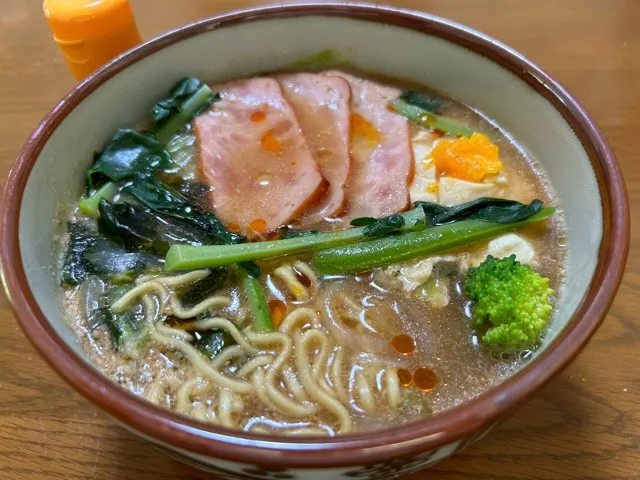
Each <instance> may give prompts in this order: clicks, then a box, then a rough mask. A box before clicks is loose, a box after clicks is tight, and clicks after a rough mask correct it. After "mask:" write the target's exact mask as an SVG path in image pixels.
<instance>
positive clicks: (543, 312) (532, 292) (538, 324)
mask: <svg viewBox="0 0 640 480" xmlns="http://www.w3.org/2000/svg"><path fill="white" fill-rule="evenodd" d="M465 293H466V294H467V296H468V297H469V298H470V299H471V300H472V301H473V321H474V323H475V325H477V326H482V325H485V324H489V328H488V330H487V331H486V333H485V334H484V336H483V337H482V341H483V342H484V343H485V344H487V345H491V346H494V347H497V348H500V349H503V350H505V351H513V350H523V349H528V348H533V347H535V346H536V344H537V343H538V341H539V340H540V337H541V335H542V332H543V330H544V328H545V327H546V325H547V323H548V321H549V313H550V312H551V309H552V307H551V305H550V303H549V295H551V294H552V293H553V290H552V289H550V288H549V279H548V278H544V277H542V276H540V275H539V274H538V273H537V272H535V271H534V270H532V269H531V268H530V267H528V266H527V265H522V264H521V263H520V262H518V261H517V260H516V256H515V255H511V256H510V257H505V258H494V257H492V256H491V255H489V256H488V257H487V259H486V260H485V261H484V262H482V263H481V264H480V265H479V266H478V267H476V268H470V269H469V271H468V273H467V279H466V286H465Z"/></svg>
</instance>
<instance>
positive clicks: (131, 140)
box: [87, 129, 171, 189]
mask: <svg viewBox="0 0 640 480" xmlns="http://www.w3.org/2000/svg"><path fill="white" fill-rule="evenodd" d="M170 163H171V156H170V155H169V154H168V153H167V151H166V150H165V149H164V148H163V147H162V145H160V144H159V143H158V141H157V140H156V139H155V138H153V137H151V136H149V135H144V134H142V133H140V132H136V131H135V130H130V129H120V130H118V131H117V132H116V133H115V135H113V137H111V139H110V140H109V143H107V146H106V147H105V148H104V150H103V151H102V153H101V154H100V156H99V157H98V159H97V160H96V162H95V164H94V165H93V167H91V169H90V170H89V171H88V173H87V186H88V187H89V188H90V189H95V188H97V187H99V186H100V185H101V184H102V183H104V181H105V180H106V179H109V180H113V181H116V182H120V181H123V180H128V179H133V178H138V177H141V176H145V175H150V174H151V173H152V172H154V171H155V170H157V169H159V168H165V167H167V166H168V165H169V164H170Z"/></svg>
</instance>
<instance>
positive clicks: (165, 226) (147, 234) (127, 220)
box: [98, 199, 211, 254]
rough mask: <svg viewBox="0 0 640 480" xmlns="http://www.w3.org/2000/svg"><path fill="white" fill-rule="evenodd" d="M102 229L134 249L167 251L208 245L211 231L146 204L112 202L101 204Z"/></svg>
mask: <svg viewBox="0 0 640 480" xmlns="http://www.w3.org/2000/svg"><path fill="white" fill-rule="evenodd" d="M98 209H99V211H100V217H99V218H98V229H99V230H100V233H102V234H103V235H104V236H105V237H107V238H109V239H110V240H112V241H114V242H117V243H119V244H121V245H122V246H124V248H126V249H127V250H130V251H154V252H157V253H160V254H164V253H166V252H167V251H168V250H169V247H170V246H171V245H174V244H188V245H207V244H209V243H211V242H210V240H211V237H210V236H209V234H208V233H207V232H206V231H204V230H203V229H201V228H198V227H196V226H194V225H192V224H190V223H188V222H185V221H184V220H180V219H178V218H174V217H170V216H167V215H162V214H159V213H157V212H153V211H151V210H150V209H148V208H147V207H145V206H143V205H132V204H128V203H111V202H109V201H108V200H105V199H102V200H101V201H100V205H99V207H98Z"/></svg>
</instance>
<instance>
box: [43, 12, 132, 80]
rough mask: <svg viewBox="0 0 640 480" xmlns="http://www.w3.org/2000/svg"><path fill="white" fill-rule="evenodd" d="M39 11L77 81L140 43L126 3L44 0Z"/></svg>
mask: <svg viewBox="0 0 640 480" xmlns="http://www.w3.org/2000/svg"><path fill="white" fill-rule="evenodd" d="M42 8H43V9H44V14H45V16H46V17H47V20H48V21H49V26H50V27H51V30H52V32H53V38H54V40H55V41H56V43H57V44H58V45H59V46H60V49H61V50H62V53H63V54H64V56H65V58H66V60H67V63H68V65H69V68H70V69H71V71H72V72H73V74H74V76H75V77H76V78H77V79H78V80H80V79H82V78H84V77H86V76H87V75H89V74H90V73H91V72H93V71H94V70H96V69H97V68H99V67H100V66H102V65H104V64H105V63H107V62H108V61H109V60H111V59H112V58H114V57H116V56H117V55H119V54H120V53H122V52H124V51H125V50H128V49H129V48H131V47H133V46H135V45H137V44H138V43H140V42H141V41H142V39H141V38H140V33H139V32H138V26H137V25H136V22H135V19H134V18H133V11H132V10H131V5H130V4H129V0H44V3H43V5H42Z"/></svg>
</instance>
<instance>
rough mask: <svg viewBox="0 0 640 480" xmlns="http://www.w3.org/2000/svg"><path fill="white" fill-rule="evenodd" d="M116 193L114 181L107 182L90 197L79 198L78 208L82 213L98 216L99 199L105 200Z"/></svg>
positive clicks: (116, 188)
mask: <svg viewBox="0 0 640 480" xmlns="http://www.w3.org/2000/svg"><path fill="white" fill-rule="evenodd" d="M116 193H118V187H117V185H116V184H115V183H112V182H107V183H105V184H104V185H103V186H102V187H100V189H99V190H97V191H96V192H95V193H94V194H93V195H91V196H90V197H87V198H85V199H84V200H80V201H79V202H78V208H79V209H80V211H81V212H82V213H84V214H85V215H88V216H90V217H97V216H98V204H99V203H100V200H102V199H103V198H106V199H107V200H111V199H112V198H113V197H114V196H115V195H116Z"/></svg>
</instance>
